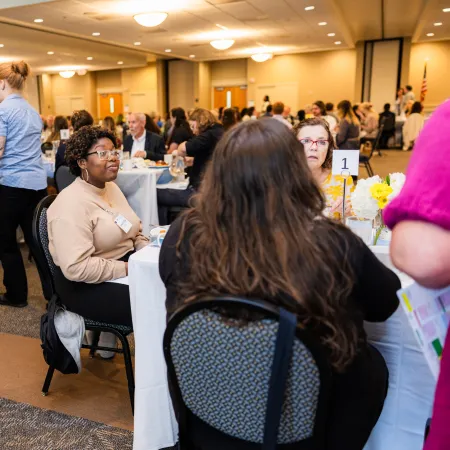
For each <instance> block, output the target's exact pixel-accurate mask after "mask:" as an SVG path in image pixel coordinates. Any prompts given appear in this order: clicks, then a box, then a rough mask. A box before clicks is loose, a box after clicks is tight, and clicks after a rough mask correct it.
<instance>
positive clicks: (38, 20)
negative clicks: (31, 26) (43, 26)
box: [34, 19, 44, 23]
mask: <svg viewBox="0 0 450 450" xmlns="http://www.w3.org/2000/svg"><path fill="white" fill-rule="evenodd" d="M43 21H44V19H34V23H42V22H43Z"/></svg>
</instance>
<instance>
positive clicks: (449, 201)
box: [383, 101, 450, 230]
mask: <svg viewBox="0 0 450 450" xmlns="http://www.w3.org/2000/svg"><path fill="white" fill-rule="evenodd" d="M383 219H384V223H385V224H386V225H387V226H388V227H389V228H391V229H392V228H394V226H395V225H396V224H397V223H398V222H401V221H404V220H420V221H423V222H431V223H433V224H435V225H439V226H441V227H442V228H445V229H446V230H450V101H446V102H445V103H443V104H442V105H441V106H439V108H437V109H436V111H435V112H434V113H433V115H432V117H431V118H430V119H429V120H428V121H427V122H426V124H425V127H424V128H423V130H422V132H421V134H420V135H419V137H418V138H417V141H416V144H415V145H414V151H413V154H412V157H411V160H410V162H409V166H408V170H407V172H406V182H405V185H404V186H403V189H402V192H401V193H400V195H399V196H398V197H397V198H395V199H394V200H393V201H392V202H391V204H390V205H388V206H387V207H386V209H385V210H384V212H383Z"/></svg>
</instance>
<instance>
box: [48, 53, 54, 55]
mask: <svg viewBox="0 0 450 450" xmlns="http://www.w3.org/2000/svg"><path fill="white" fill-rule="evenodd" d="M54 54H55V52H47V55H54Z"/></svg>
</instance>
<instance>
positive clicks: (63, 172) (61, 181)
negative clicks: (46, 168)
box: [55, 166, 76, 192]
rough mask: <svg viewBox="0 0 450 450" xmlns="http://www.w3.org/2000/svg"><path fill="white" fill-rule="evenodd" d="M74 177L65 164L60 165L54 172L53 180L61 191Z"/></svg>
mask: <svg viewBox="0 0 450 450" xmlns="http://www.w3.org/2000/svg"><path fill="white" fill-rule="evenodd" d="M75 179H76V176H75V175H73V174H72V173H71V172H70V170H69V168H68V167H67V166H60V167H58V170H57V171H56V174H55V182H56V186H57V188H58V191H59V192H61V191H62V190H63V189H65V188H66V187H67V186H69V185H71V184H72V183H73V182H74V181H75Z"/></svg>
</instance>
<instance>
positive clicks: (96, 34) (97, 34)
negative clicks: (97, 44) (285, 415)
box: [92, 31, 100, 36]
mask: <svg viewBox="0 0 450 450" xmlns="http://www.w3.org/2000/svg"><path fill="white" fill-rule="evenodd" d="M92 36H100V33H99V32H98V31H96V32H95V33H92Z"/></svg>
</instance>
